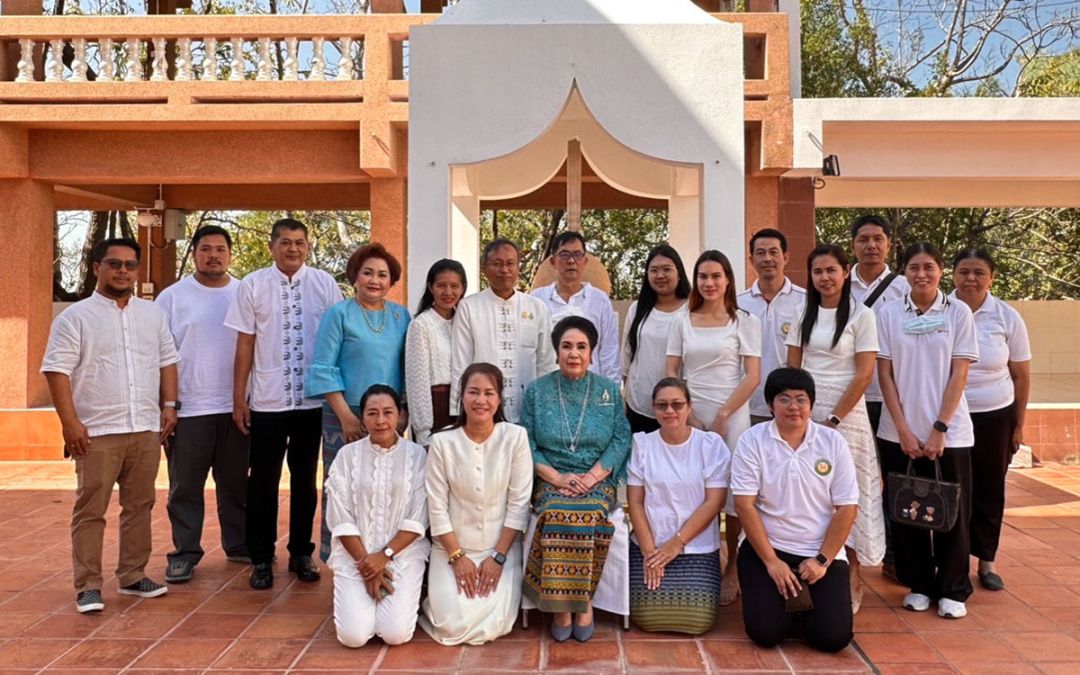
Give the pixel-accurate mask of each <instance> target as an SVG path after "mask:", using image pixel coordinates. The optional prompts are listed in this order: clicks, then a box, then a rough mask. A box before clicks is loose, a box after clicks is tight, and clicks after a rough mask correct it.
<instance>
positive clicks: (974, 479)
mask: <svg viewBox="0 0 1080 675" xmlns="http://www.w3.org/2000/svg"><path fill="white" fill-rule="evenodd" d="M994 274H995V269H994V260H993V258H991V257H990V254H989V253H987V252H986V251H983V250H981V249H975V248H966V249H964V250H962V251H960V252H959V253H957V254H956V257H955V258H953V285H954V286H955V287H956V291H955V292H954V293H953V297H954V298H955V299H957V300H962V301H963V302H964V303H965V304H966V305H967V306H968V307H970V308H971V311H972V312H973V318H974V319H975V337H976V339H977V340H978V341H979V360H978V361H976V362H975V363H973V364H972V365H971V370H970V371H969V372H968V381H967V388H966V389H965V390H964V396H966V397H967V402H968V408H969V410H970V411H971V423H972V426H973V427H974V429H975V446H974V448H972V450H971V488H972V494H971V521H970V522H971V526H970V531H971V555H973V556H975V557H976V558H978V559H979V583H980V584H982V586H983V588H986V589H988V590H991V591H1000V590H1002V589H1004V588H1005V582H1004V581H1002V579H1001V577H1000V576H998V574H997V572H996V571H995V570H994V558H995V557H996V555H997V549H998V540H999V539H1000V537H1001V519H1002V516H1003V515H1004V512H1005V474H1006V473H1007V472H1008V470H1009V462H1011V461H1012V456H1013V454H1014V453H1015V452H1016V450H1017V448H1019V447H1020V444H1021V443H1023V442H1024V413H1025V412H1026V410H1027V402H1028V393H1029V392H1030V390H1031V346H1030V344H1029V343H1028V333H1027V327H1026V326H1025V325H1024V320H1023V319H1022V318H1020V313H1019V312H1017V311H1016V310H1015V309H1013V308H1012V307H1010V306H1009V305H1007V304H1005V303H1004V302H1002V301H1001V300H998V299H997V298H995V297H994V296H993V295H991V294H990V286H991V284H993V283H994Z"/></svg>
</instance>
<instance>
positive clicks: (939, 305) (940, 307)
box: [904, 289, 985, 314]
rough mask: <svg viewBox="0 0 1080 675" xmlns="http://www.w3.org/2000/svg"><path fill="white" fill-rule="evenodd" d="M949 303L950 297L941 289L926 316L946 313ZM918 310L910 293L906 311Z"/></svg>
mask: <svg viewBox="0 0 1080 675" xmlns="http://www.w3.org/2000/svg"><path fill="white" fill-rule="evenodd" d="M949 302H950V300H949V296H947V295H945V294H944V293H942V292H941V289H938V292H937V297H935V298H934V304H932V305H930V309H928V310H926V312H925V314H929V313H930V312H943V311H945V308H946V307H948V306H949ZM983 304H985V303H983ZM917 310H918V308H917V307H916V306H915V302H914V301H913V300H912V299H911V292H910V291H909V292H908V294H907V295H905V296H904V311H905V312H915V311H917Z"/></svg>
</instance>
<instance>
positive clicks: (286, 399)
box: [225, 218, 343, 590]
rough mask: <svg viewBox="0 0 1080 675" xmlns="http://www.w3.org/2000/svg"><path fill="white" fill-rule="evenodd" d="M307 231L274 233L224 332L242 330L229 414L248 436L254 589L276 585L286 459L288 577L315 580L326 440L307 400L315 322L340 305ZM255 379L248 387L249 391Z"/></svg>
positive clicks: (278, 229) (287, 227) (315, 406)
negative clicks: (266, 257) (315, 529)
mask: <svg viewBox="0 0 1080 675" xmlns="http://www.w3.org/2000/svg"><path fill="white" fill-rule="evenodd" d="M310 250H311V249H310V245H309V243H308V238H307V227H306V226H305V225H304V224H303V223H301V222H300V221H298V220H293V219H292V218H282V219H281V220H279V221H277V222H276V223H274V225H273V227H272V228H271V230H270V255H271V257H272V258H273V259H274V264H273V265H271V266H269V267H266V268H263V269H261V270H257V271H255V272H252V273H251V274H249V275H247V276H246V277H244V280H243V281H241V282H240V285H239V287H238V288H237V290H236V297H235V298H234V299H233V302H232V305H231V306H230V307H229V312H228V314H227V315H226V317H225V326H226V327H228V328H232V329H233V330H235V331H236V332H237V335H236V362H235V366H234V368H233V392H232V411H233V412H232V417H233V422H235V423H236V425H237V427H239V428H240V431H242V432H243V433H244V434H250V435H251V451H250V453H249V459H248V483H247V493H248V498H247V544H248V552H249V554H250V555H251V562H252V571H251V578H250V579H248V583H249V584H250V585H251V587H252V588H255V589H259V590H262V589H267V588H270V587H271V586H273V585H274V573H273V560H274V544H275V542H276V541H277V515H278V483H279V482H280V480H281V466H282V463H283V462H284V460H285V457H286V456H288V460H289V474H290V483H289V487H290V497H289V502H290V503H289V545H288V549H289V571H291V572H295V573H296V575H297V577H299V579H300V580H301V581H317V580H318V579H319V567H318V565H316V564H315V561H313V560H312V559H311V553H312V552H313V551H314V550H315V544H314V543H313V542H312V540H311V531H312V522H313V521H314V518H315V507H316V504H317V502H318V493H317V492H316V488H315V476H316V473H317V470H318V462H319V444H320V442H321V440H322V404H321V402H320V401H319V400H315V399H308V398H305V397H304V376H305V374H306V373H307V368H308V364H310V363H311V357H312V350H313V349H314V347H315V336H316V334H317V332H318V329H319V320H320V319H322V316H323V314H324V313H326V310H327V309H328V308H329V307H330V306H331V305H333V304H335V303H337V302H341V300H342V299H343V296H342V294H341V288H340V287H339V286H338V284H337V282H336V281H334V278H333V277H332V276H330V275H329V274H327V273H326V272H323V271H321V270H316V269H312V268H310V267H307V266H306V265H305V264H304V263H305V261H306V260H307V257H308V253H309V252H310ZM249 382H250V387H249Z"/></svg>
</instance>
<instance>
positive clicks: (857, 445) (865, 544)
mask: <svg viewBox="0 0 1080 675" xmlns="http://www.w3.org/2000/svg"><path fill="white" fill-rule="evenodd" d="M816 389H817V400H815V401H814V409H813V411H812V412H811V417H812V418H813V419H814V421H816V422H825V421H826V420H827V419H828V418H829V415H831V414H832V411H833V408H834V407H835V406H836V403H837V401H839V400H840V398H841V397H842V396H843V395H844V392H845V391H847V387H846V386H844V385H838V384H831V383H829V382H821V381H819V382H817V383H816ZM836 430H837V431H839V432H840V435H841V436H843V437H844V440H845V441H847V444H848V448H850V449H851V457H852V459H854V460H855V476H856V478H857V480H858V482H859V515H858V516H856V517H855V524H854V525H853V526H852V528H851V533H850V534H849V535H848V540H847V546H849V547H850V548H853V549H855V553H856V554H858V556H859V563H860V564H862V565H868V566H870V567H874V566H876V565H880V564H881V560H882V558H884V557H885V516H884V515H883V514H882V511H881V469H880V467H879V466H878V456H877V444H876V443H875V442H874V432H873V429H872V428H871V427H870V418H869V417H868V416H867V414H866V402H865V401H864V400H863V399H861V398H860V399H859V402H858V403H856V404H855V407H854V408H852V409H851V412H849V413H848V414H847V416H846V417H845V418H844V420H843V421H842V422H840V426H838V427H837V428H836Z"/></svg>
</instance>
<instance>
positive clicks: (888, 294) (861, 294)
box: [851, 265, 911, 403]
mask: <svg viewBox="0 0 1080 675" xmlns="http://www.w3.org/2000/svg"><path fill="white" fill-rule="evenodd" d="M890 274H892V270H890V269H889V268H888V266H886V267H885V269H884V270H883V271H882V272H881V274H879V275H878V276H877V278H875V279H874V280H873V281H871V282H870V283H863V280H862V278H860V277H859V266H858V265H855V266H854V267H852V268H851V297H852V298H854V299H855V301H856V302H858V303H860V304H862V303H863V302H864V301H865V300H866V298H867V297H868V296H869V295H871V294H872V293H873V292H874V290H875V289H877V287H878V286H880V285H881V282H882V281H884V280H885V278H886V277H888V276H889V275H890ZM910 292H911V286H910V285H909V284H908V282H907V279H905V278H904V275H903V274H897V275H896V278H895V279H893V280H892V283H890V284H889V287H888V288H886V289H885V291H884V292H882V294H881V296H880V297H878V299H877V300H875V301H874V304H873V306H872V307H870V309H872V310H874V311H875V312H877V311H879V310H880V309H881V308H882V307H883V306H885V304H886V303H889V302H892V301H893V300H896V299H898V298H902V297H904V296H905V295H907V294H908V293H910ZM863 398H865V399H866V401H867V402H870V403H881V402H882V401H884V399H883V398H881V384H880V383H878V376H877V368H874V377H873V378H872V379H871V380H870V386H869V387H867V388H866V393H865V394H864V395H863Z"/></svg>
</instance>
